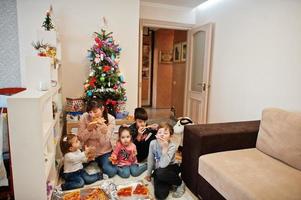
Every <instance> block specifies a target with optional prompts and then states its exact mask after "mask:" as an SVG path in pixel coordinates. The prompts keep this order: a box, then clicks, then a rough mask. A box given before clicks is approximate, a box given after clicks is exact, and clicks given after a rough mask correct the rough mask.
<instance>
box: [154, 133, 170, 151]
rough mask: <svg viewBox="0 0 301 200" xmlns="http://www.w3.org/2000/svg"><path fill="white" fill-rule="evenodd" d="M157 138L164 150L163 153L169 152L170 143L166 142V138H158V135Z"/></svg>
mask: <svg viewBox="0 0 301 200" xmlns="http://www.w3.org/2000/svg"><path fill="white" fill-rule="evenodd" d="M156 138H157V140H158V142H159V144H160V146H161V148H162V152H163V153H166V152H167V150H168V145H169V142H168V141H167V140H165V139H164V138H162V137H160V136H158V135H156Z"/></svg>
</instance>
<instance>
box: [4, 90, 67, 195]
mask: <svg viewBox="0 0 301 200" xmlns="http://www.w3.org/2000/svg"><path fill="white" fill-rule="evenodd" d="M54 97H55V93H53V92H51V91H46V92H41V91H37V90H31V89H28V90H26V91H23V92H21V93H18V94H16V95H13V96H11V97H9V98H8V116H9V118H8V120H9V131H10V147H11V158H12V170H13V181H14V193H15V197H16V199H47V187H46V183H47V181H50V182H52V183H53V184H56V182H57V178H58V166H57V164H56V163H59V156H58V155H59V152H58V151H57V145H59V141H60V137H61V133H62V122H61V120H60V114H61V112H57V113H55V115H54V118H53V112H52V101H53V98H54Z"/></svg>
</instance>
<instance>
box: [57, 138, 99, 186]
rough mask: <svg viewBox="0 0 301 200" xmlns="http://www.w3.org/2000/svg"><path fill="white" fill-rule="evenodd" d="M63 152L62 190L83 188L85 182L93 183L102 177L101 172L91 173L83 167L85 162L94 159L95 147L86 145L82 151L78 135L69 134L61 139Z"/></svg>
mask: <svg viewBox="0 0 301 200" xmlns="http://www.w3.org/2000/svg"><path fill="white" fill-rule="evenodd" d="M61 148H62V152H63V153H64V173H63V178H64V179H65V183H63V184H62V185H61V187H62V190H71V189H75V188H81V187H83V186H84V184H91V183H94V182H95V181H97V180H100V179H102V176H101V174H99V173H97V174H92V175H89V174H88V173H87V172H86V171H85V170H84V169H83V164H82V163H83V162H87V161H89V160H93V159H94V156H95V149H94V148H92V147H86V148H85V151H84V152H81V151H80V149H79V148H80V142H79V140H78V138H77V136H76V135H73V134H68V135H67V136H65V137H64V138H63V140H62V141H61Z"/></svg>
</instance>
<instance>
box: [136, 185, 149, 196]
mask: <svg viewBox="0 0 301 200" xmlns="http://www.w3.org/2000/svg"><path fill="white" fill-rule="evenodd" d="M133 194H135V195H143V196H147V195H148V189H147V187H145V186H144V185H142V184H138V185H137V186H136V188H135V190H134V192H133Z"/></svg>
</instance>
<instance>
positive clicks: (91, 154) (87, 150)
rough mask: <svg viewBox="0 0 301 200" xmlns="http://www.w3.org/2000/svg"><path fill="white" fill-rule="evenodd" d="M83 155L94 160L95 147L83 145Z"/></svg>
mask: <svg viewBox="0 0 301 200" xmlns="http://www.w3.org/2000/svg"><path fill="white" fill-rule="evenodd" d="M85 155H86V157H87V158H88V160H89V161H90V160H94V159H95V155H96V148H95V147H88V146H85Z"/></svg>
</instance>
